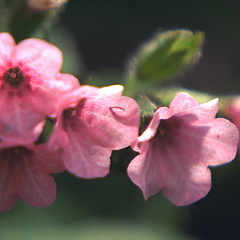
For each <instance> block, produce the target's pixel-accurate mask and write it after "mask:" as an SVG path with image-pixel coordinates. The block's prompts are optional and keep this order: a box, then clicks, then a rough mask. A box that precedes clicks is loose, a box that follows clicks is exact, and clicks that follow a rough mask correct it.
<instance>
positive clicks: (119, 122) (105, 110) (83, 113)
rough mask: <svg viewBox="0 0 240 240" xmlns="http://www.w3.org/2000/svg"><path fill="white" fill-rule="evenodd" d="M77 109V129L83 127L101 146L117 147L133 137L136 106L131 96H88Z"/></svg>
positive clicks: (135, 135)
mask: <svg viewBox="0 0 240 240" xmlns="http://www.w3.org/2000/svg"><path fill="white" fill-rule="evenodd" d="M78 111H79V113H80V115H79V119H78V120H77V121H78V125H79V129H78V132H80V131H82V129H83V128H85V131H86V133H87V134H88V135H89V136H91V138H92V139H95V141H97V142H98V144H100V145H101V146H105V147H107V148H112V149H114V150H117V149H121V148H124V147H127V146H129V145H130V144H131V142H132V141H134V140H135V139H136V138H137V135H138V126H139V108H138V105H137V104H136V102H135V101H134V100H133V99H131V98H128V97H121V98H117V99H115V98H113V99H111V98H108V97H99V98H92V99H88V100H86V101H82V102H81V103H80V105H79V108H78Z"/></svg>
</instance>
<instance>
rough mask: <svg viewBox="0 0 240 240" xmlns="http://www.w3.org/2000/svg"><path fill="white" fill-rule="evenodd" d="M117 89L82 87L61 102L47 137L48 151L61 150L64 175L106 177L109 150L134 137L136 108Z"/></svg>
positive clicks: (136, 118) (137, 110) (116, 148)
mask: <svg viewBox="0 0 240 240" xmlns="http://www.w3.org/2000/svg"><path fill="white" fill-rule="evenodd" d="M122 91H123V87H122V86H120V85H115V86H109V87H104V88H100V89H99V88H95V87H90V86H82V87H80V88H79V89H78V90H76V91H75V92H74V93H72V94H69V96H68V97H66V98H65V99H64V100H63V102H62V103H63V105H62V106H61V108H60V109H64V110H63V111H62V112H61V113H60V114H59V117H58V121H57V123H56V126H55V130H54V131H53V133H52V135H51V137H50V142H49V144H50V147H51V148H54V147H55V148H57V149H59V148H60V149H61V150H62V160H63V162H64V165H65V167H66V169H67V170H68V171H70V172H71V173H73V174H75V175H76V176H78V177H83V178H95V177H103V176H105V175H107V174H108V172H109V166H110V156H111V153H112V150H118V149H121V148H125V147H127V146H129V145H130V144H131V143H132V142H133V141H134V140H136V139H137V137H138V129H139V107H138V105H137V103H136V102H135V101H134V100H133V99H131V98H129V97H123V96H122Z"/></svg>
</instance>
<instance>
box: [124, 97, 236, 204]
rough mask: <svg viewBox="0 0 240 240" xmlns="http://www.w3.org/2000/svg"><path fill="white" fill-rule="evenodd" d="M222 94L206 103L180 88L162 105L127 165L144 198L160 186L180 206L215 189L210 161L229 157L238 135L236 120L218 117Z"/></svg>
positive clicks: (136, 144)
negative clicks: (176, 93)
mask: <svg viewBox="0 0 240 240" xmlns="http://www.w3.org/2000/svg"><path fill="white" fill-rule="evenodd" d="M217 111H218V99H214V100H212V101H209V102H207V103H204V104H200V103H198V102H197V101H195V100H194V99H193V98H192V97H191V96H189V95H188V94H186V93H179V94H178V95H177V96H176V97H175V98H174V99H173V101H172V102H171V104H170V108H167V107H160V108H159V109H158V110H157V111H156V112H155V114H154V116H153V119H152V121H151V122H150V124H149V126H148V127H147V129H146V130H145V131H144V132H143V134H142V135H141V136H140V137H139V138H138V140H137V141H136V142H135V143H134V144H133V145H132V146H133V149H134V150H136V151H138V152H139V153H140V154H139V155H138V156H137V157H136V158H134V159H133V160H132V162H131V163H130V165H129V167H128V175H129V177H130V179H131V180H132V181H133V182H134V183H135V184H136V185H137V186H138V187H139V188H140V189H141V190H142V192H143V195H144V197H145V199H147V198H148V197H149V196H150V195H153V194H156V193H157V192H159V191H160V190H162V193H163V194H164V195H165V196H166V197H167V198H168V199H169V200H170V201H171V202H173V203H174V204H176V205H188V204H191V203H193V202H195V201H197V200H199V199H201V198H203V197H204V196H205V195H206V194H207V193H208V192H209V190H210V188H211V173H210V169H209V166H217V165H220V164H224V163H227V162H229V161H231V160H232V159H233V158H234V157H235V155H236V151H237V143H238V138H239V134H238V131H237V128H236V126H235V125H234V124H232V123H231V122H229V121H228V120H226V119H223V118H215V115H216V113H217Z"/></svg>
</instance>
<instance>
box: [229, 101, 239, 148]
mask: <svg viewBox="0 0 240 240" xmlns="http://www.w3.org/2000/svg"><path fill="white" fill-rule="evenodd" d="M226 113H227V115H228V117H229V118H230V119H231V120H232V121H233V123H234V124H236V126H237V128H238V131H239V132H240V97H236V98H234V99H233V101H232V102H231V103H230V105H229V106H228V108H227V109H226ZM239 146H240V142H239Z"/></svg>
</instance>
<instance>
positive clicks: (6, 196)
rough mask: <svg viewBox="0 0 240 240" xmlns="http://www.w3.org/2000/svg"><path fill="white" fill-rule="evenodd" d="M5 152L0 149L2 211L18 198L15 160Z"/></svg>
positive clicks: (0, 208) (0, 202) (0, 210)
mask: <svg viewBox="0 0 240 240" xmlns="http://www.w3.org/2000/svg"><path fill="white" fill-rule="evenodd" d="M5 153H6V152H5V151H3V150H0V212H4V211H6V210H8V209H10V208H11V207H12V206H13V205H14V204H15V202H16V201H17V198H18V194H17V182H16V181H15V175H16V166H15V162H14V161H11V160H12V159H11V158H9V155H8V154H5Z"/></svg>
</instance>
